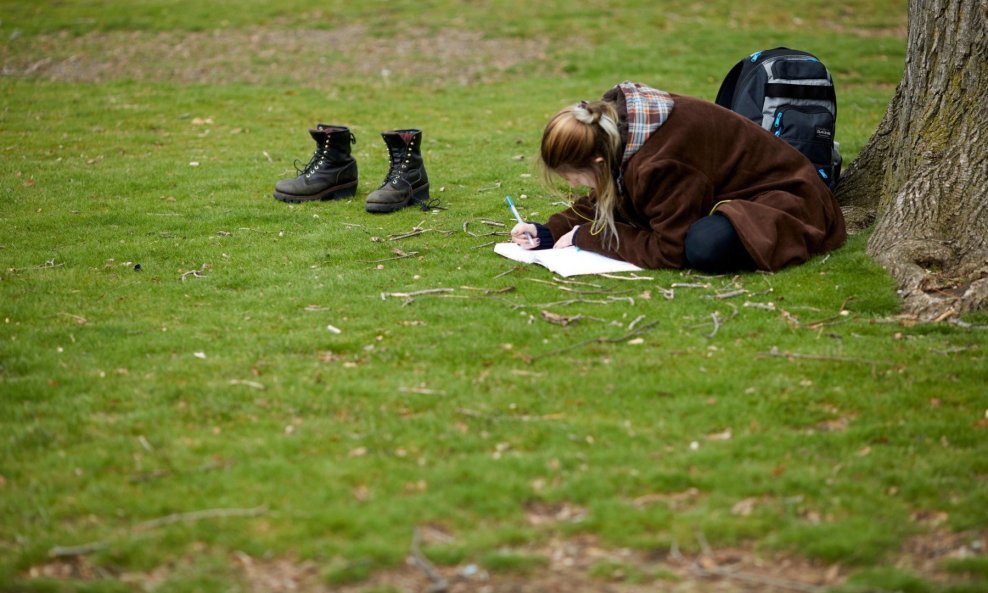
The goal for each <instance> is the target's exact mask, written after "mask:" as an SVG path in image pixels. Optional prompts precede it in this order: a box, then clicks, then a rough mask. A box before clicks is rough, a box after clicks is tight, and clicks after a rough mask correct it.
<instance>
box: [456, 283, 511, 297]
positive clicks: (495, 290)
mask: <svg viewBox="0 0 988 593" xmlns="http://www.w3.org/2000/svg"><path fill="white" fill-rule="evenodd" d="M460 288H462V289H463V290H476V291H478V292H482V293H484V295H485V296H490V295H494V294H504V293H506V292H513V291H514V290H515V287H514V285H512V286H505V287H504V288H477V287H475V286H461V287H460Z"/></svg>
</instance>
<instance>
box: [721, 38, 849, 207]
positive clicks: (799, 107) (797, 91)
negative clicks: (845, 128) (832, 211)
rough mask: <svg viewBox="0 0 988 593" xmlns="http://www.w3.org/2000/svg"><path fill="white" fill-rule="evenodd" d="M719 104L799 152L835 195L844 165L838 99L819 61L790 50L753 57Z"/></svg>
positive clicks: (730, 78) (737, 70) (733, 75)
mask: <svg viewBox="0 0 988 593" xmlns="http://www.w3.org/2000/svg"><path fill="white" fill-rule="evenodd" d="M717 104H718V105H721V106H723V107H727V108H728V109H730V110H732V111H736V112H737V113H740V114H741V115H743V116H745V117H747V118H748V119H750V120H751V121H753V122H755V123H757V124H759V125H761V126H762V127H763V128H765V129H766V130H768V131H769V132H771V133H773V134H775V135H776V136H778V137H779V138H781V139H783V140H785V141H786V142H788V143H789V144H791V145H793V146H794V147H796V148H797V149H798V150H799V151H800V152H801V153H803V154H804V155H805V156H806V158H808V159H809V160H810V162H811V163H813V166H814V167H816V170H817V173H819V174H820V177H821V178H822V179H823V181H824V182H825V183H826V184H827V185H828V186H829V187H830V189H831V190H833V189H834V188H836V187H837V181H838V180H839V179H840V168H841V160H842V159H841V156H840V152H839V150H838V145H837V143H836V142H835V141H834V132H835V130H836V125H837V95H836V93H835V92H834V81H833V79H832V78H831V77H830V72H828V71H827V67H826V66H824V65H823V63H822V62H820V60H818V59H817V58H816V56H814V55H812V54H809V53H807V52H805V51H799V50H795V49H789V48H787V47H777V48H775V49H770V50H766V51H758V52H755V53H753V54H751V55H750V56H748V57H747V58H745V59H743V60H741V61H740V62H738V63H737V64H736V65H735V66H734V68H732V69H731V71H730V72H729V73H728V74H727V77H726V78H724V82H723V83H721V85H720V91H718V92H717Z"/></svg>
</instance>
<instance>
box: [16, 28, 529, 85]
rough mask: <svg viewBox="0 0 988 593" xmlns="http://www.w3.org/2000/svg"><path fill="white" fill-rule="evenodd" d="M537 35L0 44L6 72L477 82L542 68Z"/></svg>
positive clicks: (364, 32)
mask: <svg viewBox="0 0 988 593" xmlns="http://www.w3.org/2000/svg"><path fill="white" fill-rule="evenodd" d="M547 46H548V44H547V43H546V42H545V41H544V40H538V39H513V38H511V39H508V38H499V39H489V38H485V37H484V36H483V34H482V33H480V32H477V31H469V30H462V29H444V30H440V31H437V32H426V31H418V32H414V31H412V32H407V33H405V34H403V35H401V36H391V37H385V38H379V37H374V36H373V35H372V34H371V32H370V31H369V30H368V28H367V27H365V26H362V25H354V26H347V27H340V28H337V29H332V30H290V31H289V30H276V29H268V28H253V29H245V30H231V29H219V30H215V31H204V32H190V33H176V32H157V33H152V32H144V31H114V32H91V33H88V34H85V35H82V36H72V35H69V34H68V33H59V34H50V35H40V36H37V37H21V38H17V39H16V40H13V41H10V42H9V43H7V44H5V45H3V46H0V59H2V66H0V74H2V75H3V76H32V77H40V78H44V79H49V80H53V81H62V82H106V81H111V80H121V79H125V80H137V81H167V82H181V83H234V82H240V83H249V84H285V85H286V86H293V85H294V86H302V87H309V88H327V87H330V86H332V85H333V84H334V82H337V81H340V80H351V81H352V80H357V79H359V80H365V81H367V82H369V83H389V82H396V83H401V82H410V81H414V82H415V83H416V84H418V85H423V84H426V85H428V84H433V85H436V86H441V85H447V84H463V85H466V84H471V83H475V82H482V81H487V80H491V79H496V78H498V77H501V76H504V75H505V72H506V71H508V70H509V69H511V68H513V67H515V66H518V65H520V64H527V65H531V66H533V67H535V66H536V65H538V64H539V63H540V62H541V63H543V65H542V66H541V67H545V65H544V63H545V61H546V60H545V58H546V54H545V52H546V49H547Z"/></svg>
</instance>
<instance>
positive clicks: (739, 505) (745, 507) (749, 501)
mask: <svg viewBox="0 0 988 593" xmlns="http://www.w3.org/2000/svg"><path fill="white" fill-rule="evenodd" d="M756 504H758V498H754V497H749V498H743V499H741V500H739V501H737V502H736V503H734V506H733V507H731V514H732V515H738V516H741V517H748V516H750V515H751V513H752V512H753V511H754V510H755V505H756Z"/></svg>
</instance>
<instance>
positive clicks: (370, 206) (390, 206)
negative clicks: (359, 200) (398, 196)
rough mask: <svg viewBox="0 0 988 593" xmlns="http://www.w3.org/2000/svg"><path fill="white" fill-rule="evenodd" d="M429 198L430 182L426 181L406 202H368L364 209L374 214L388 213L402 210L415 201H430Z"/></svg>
mask: <svg viewBox="0 0 988 593" xmlns="http://www.w3.org/2000/svg"><path fill="white" fill-rule="evenodd" d="M428 199H429V184H428V183H426V184H425V185H423V186H422V187H420V188H418V189H417V190H415V192H414V193H412V195H410V196H409V197H408V199H407V200H405V201H404V202H367V203H366V204H364V209H365V210H367V211H368V212H371V213H374V214H386V213H388V212H396V211H398V210H401V209H402V208H404V207H406V206H408V205H409V204H411V203H413V202H424V201H428Z"/></svg>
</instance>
